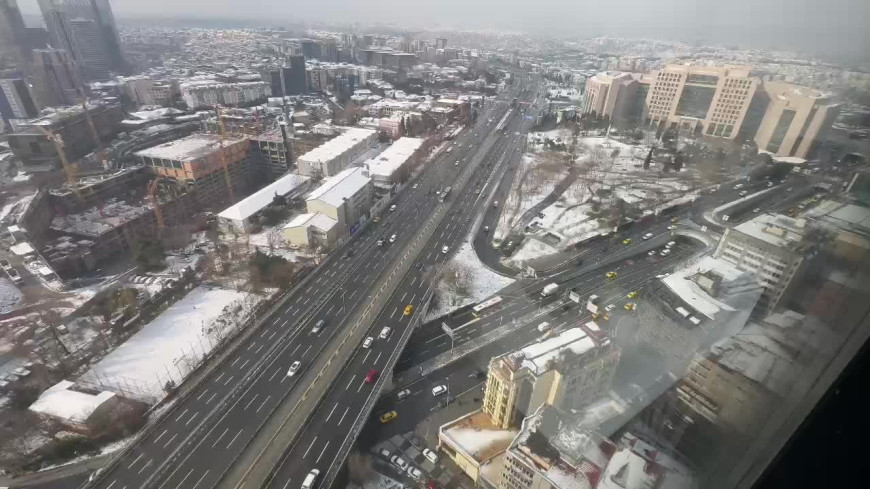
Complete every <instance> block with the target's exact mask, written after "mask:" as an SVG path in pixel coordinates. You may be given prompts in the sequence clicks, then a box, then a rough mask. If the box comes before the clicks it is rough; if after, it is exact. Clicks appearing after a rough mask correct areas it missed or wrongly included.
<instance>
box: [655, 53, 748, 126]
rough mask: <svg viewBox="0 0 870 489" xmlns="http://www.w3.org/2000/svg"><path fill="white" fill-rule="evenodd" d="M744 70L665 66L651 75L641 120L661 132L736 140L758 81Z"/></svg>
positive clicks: (739, 68) (737, 68) (738, 68)
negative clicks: (668, 131) (656, 127)
mask: <svg viewBox="0 0 870 489" xmlns="http://www.w3.org/2000/svg"><path fill="white" fill-rule="evenodd" d="M749 71H750V69H749V67H747V66H731V65H726V66H688V65H674V64H669V65H666V66H665V67H664V68H663V69H661V70H658V71H655V72H653V74H652V80H651V83H650V88H649V93H648V94H647V97H646V105H645V107H644V114H643V120H644V121H645V122H646V123H647V124H654V125H657V126H659V127H661V128H663V129H673V130H679V131H681V132H684V133H687V134H693V135H697V136H700V135H705V136H709V137H719V138H724V139H735V138H736V137H737V134H738V132H739V131H740V127H741V125H742V124H743V120H744V118H745V116H746V112H747V110H748V108H749V105H750V102H751V101H752V99H753V96H754V95H755V91H756V89H757V86H758V83H759V82H758V79H757V78H755V77H752V76H750V74H749Z"/></svg>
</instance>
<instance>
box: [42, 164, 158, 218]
mask: <svg viewBox="0 0 870 489" xmlns="http://www.w3.org/2000/svg"><path fill="white" fill-rule="evenodd" d="M150 179H151V172H150V171H149V170H148V168H147V167H144V166H126V167H124V168H122V169H120V170H117V171H115V172H112V173H108V172H107V173H101V174H99V175H90V176H85V177H82V178H79V179H77V180H76V181H75V182H72V183H70V182H66V183H65V184H64V185H63V186H60V187H57V188H52V189H50V190H49V191H48V194H49V200H50V201H51V205H52V208H53V209H56V210H58V211H59V212H65V213H67V214H73V213H76V212H80V211H82V210H84V209H85V208H88V207H93V206H96V205H99V203H100V202H105V201H108V200H110V199H114V198H121V197H123V196H125V195H126V194H128V193H130V191H131V190H141V189H143V188H145V186H146V185H148V183H149V180H150Z"/></svg>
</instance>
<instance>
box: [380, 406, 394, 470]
mask: <svg viewBox="0 0 870 489" xmlns="http://www.w3.org/2000/svg"><path fill="white" fill-rule="evenodd" d="M390 412H393V413H394V412H395V411H390ZM387 414H390V413H389V412H388V413H383V414H381V418H383V417H384V416H386V415H387ZM378 455H380V456H381V457H384V459H386V460H390V457H392V456H393V454H392V453H390V451H389V450H387V449H386V448H381V449H380V450H379V451H378Z"/></svg>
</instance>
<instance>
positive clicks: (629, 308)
mask: <svg viewBox="0 0 870 489" xmlns="http://www.w3.org/2000/svg"><path fill="white" fill-rule="evenodd" d="M622 308H623V309H625V310H626V311H633V310H634V308H635V304H634V302H626V303H625V305H624V306H622Z"/></svg>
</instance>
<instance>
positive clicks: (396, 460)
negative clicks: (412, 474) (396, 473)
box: [390, 455, 408, 470]
mask: <svg viewBox="0 0 870 489" xmlns="http://www.w3.org/2000/svg"><path fill="white" fill-rule="evenodd" d="M390 462H393V465H395V466H396V467H398V468H400V469H402V470H408V462H405V459H403V458H402V457H400V456H398V455H393V456H392V457H390Z"/></svg>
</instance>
